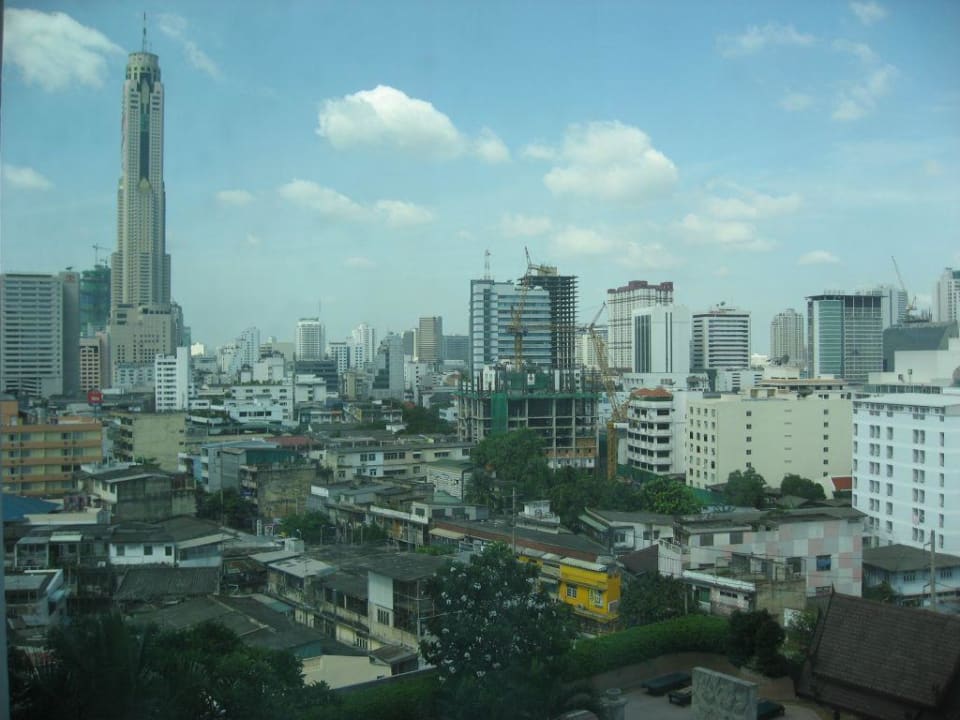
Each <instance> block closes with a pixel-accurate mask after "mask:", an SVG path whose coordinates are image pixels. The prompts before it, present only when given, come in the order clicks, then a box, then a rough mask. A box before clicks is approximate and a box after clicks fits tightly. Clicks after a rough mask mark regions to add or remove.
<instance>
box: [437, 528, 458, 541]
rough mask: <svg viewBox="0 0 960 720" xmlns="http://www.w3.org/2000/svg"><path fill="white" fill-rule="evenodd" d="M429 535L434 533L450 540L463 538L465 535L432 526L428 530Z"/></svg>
mask: <svg viewBox="0 0 960 720" xmlns="http://www.w3.org/2000/svg"><path fill="white" fill-rule="evenodd" d="M430 534H431V535H436V536H437V537H442V538H448V539H450V540H463V539H464V538H465V537H466V535H464V534H463V533H461V532H456V531H454V530H444V529H443V528H433V529H432V530H431V531H430Z"/></svg>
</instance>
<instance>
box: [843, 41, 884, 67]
mask: <svg viewBox="0 0 960 720" xmlns="http://www.w3.org/2000/svg"><path fill="white" fill-rule="evenodd" d="M833 49H834V50H839V51H840V52H845V53H847V54H848V55H853V56H854V57H855V58H857V59H858V60H859V61H860V62H862V63H866V64H869V63H874V62H876V61H877V60H878V59H879V58H878V56H877V54H876V53H875V52H874V51H873V48H871V47H870V46H869V45H867V44H866V43H858V42H853V41H852V40H845V39H843V38H840V39H838V40H834V41H833Z"/></svg>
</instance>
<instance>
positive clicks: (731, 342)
mask: <svg viewBox="0 0 960 720" xmlns="http://www.w3.org/2000/svg"><path fill="white" fill-rule="evenodd" d="M692 336H693V338H692V340H691V342H690V369H691V370H692V371H693V372H703V371H705V370H720V369H726V370H737V369H743V368H748V367H750V312H749V311H748V310H737V309H736V308H734V307H727V306H726V305H723V304H720V305H716V306H714V307H712V308H710V309H709V310H705V311H703V312H698V313H694V314H693V330H692Z"/></svg>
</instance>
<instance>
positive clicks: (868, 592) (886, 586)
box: [863, 580, 899, 604]
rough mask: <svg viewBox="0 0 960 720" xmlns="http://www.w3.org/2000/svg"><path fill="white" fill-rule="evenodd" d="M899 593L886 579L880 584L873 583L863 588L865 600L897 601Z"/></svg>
mask: <svg viewBox="0 0 960 720" xmlns="http://www.w3.org/2000/svg"><path fill="white" fill-rule="evenodd" d="M898 597H899V596H898V595H897V593H896V592H895V591H894V589H893V587H892V586H891V585H890V583H888V582H887V581H886V580H884V581H883V582H881V583H879V584H878V585H871V586H870V587H864V588H863V598H864V599H865V600H875V601H877V602H883V603H894V604H895V603H896V602H897V600H898Z"/></svg>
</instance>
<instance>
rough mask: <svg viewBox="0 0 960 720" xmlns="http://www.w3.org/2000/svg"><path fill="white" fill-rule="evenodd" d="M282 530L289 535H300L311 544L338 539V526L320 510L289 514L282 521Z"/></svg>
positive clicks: (320, 543) (299, 536)
mask: <svg viewBox="0 0 960 720" xmlns="http://www.w3.org/2000/svg"><path fill="white" fill-rule="evenodd" d="M280 531H281V532H282V533H284V534H285V535H287V536H288V537H298V538H300V539H302V540H303V541H304V542H307V543H310V544H311V545H322V544H323V543H324V540H326V541H327V542H333V541H334V540H335V539H336V536H337V533H336V527H335V526H334V525H332V524H331V523H330V519H329V518H328V517H327V516H326V515H324V514H323V513H320V512H305V513H301V514H299V515H287V516H286V517H285V518H283V519H282V520H281V521H280Z"/></svg>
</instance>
